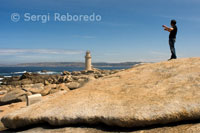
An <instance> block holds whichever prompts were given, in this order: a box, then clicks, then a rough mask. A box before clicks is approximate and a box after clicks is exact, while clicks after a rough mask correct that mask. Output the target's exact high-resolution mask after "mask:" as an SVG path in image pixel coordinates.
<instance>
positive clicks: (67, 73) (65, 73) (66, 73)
mask: <svg viewBox="0 0 200 133" xmlns="http://www.w3.org/2000/svg"><path fill="white" fill-rule="evenodd" d="M62 74H63V75H71V72H69V71H63V73H62Z"/></svg>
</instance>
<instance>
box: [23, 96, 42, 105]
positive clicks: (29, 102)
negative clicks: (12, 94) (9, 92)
mask: <svg viewBox="0 0 200 133" xmlns="http://www.w3.org/2000/svg"><path fill="white" fill-rule="evenodd" d="M41 100H42V95H41V94H35V95H30V96H27V97H26V105H27V106H30V105H32V104H35V103H37V102H39V101H41Z"/></svg>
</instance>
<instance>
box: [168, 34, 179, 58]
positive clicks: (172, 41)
mask: <svg viewBox="0 0 200 133" xmlns="http://www.w3.org/2000/svg"><path fill="white" fill-rule="evenodd" d="M175 42H176V38H169V46H170V50H171V53H172V55H171V59H176V58H177V57H176V50H175V47H174V44H175Z"/></svg>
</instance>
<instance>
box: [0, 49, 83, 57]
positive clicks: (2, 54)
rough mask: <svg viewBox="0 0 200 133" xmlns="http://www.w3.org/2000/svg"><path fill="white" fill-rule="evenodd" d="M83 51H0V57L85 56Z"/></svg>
mask: <svg viewBox="0 0 200 133" xmlns="http://www.w3.org/2000/svg"><path fill="white" fill-rule="evenodd" d="M83 53H84V51H82V50H62V49H0V56H4V55H5V56H6V55H27V54H28V55H30V54H34V55H37V54H39V55H41V54H42V55H78V54H83Z"/></svg>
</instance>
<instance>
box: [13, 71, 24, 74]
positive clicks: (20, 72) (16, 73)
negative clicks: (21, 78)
mask: <svg viewBox="0 0 200 133" xmlns="http://www.w3.org/2000/svg"><path fill="white" fill-rule="evenodd" d="M26 72H27V71H23V72H14V74H21V73H26Z"/></svg>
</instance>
